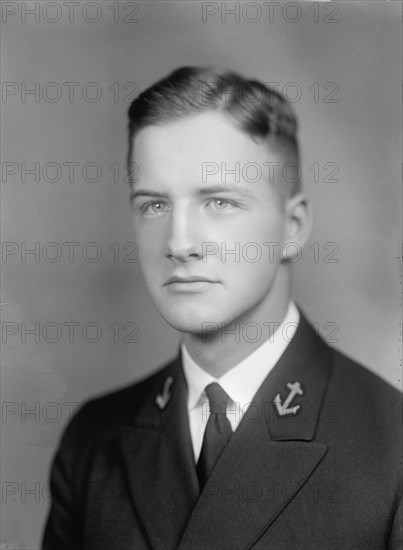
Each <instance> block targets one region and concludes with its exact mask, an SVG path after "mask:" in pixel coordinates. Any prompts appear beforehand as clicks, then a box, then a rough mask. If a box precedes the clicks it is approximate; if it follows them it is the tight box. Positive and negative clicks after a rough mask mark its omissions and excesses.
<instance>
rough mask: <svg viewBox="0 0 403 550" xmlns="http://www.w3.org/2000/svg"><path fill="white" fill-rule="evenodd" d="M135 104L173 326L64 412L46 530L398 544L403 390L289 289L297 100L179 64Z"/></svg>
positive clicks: (328, 544) (116, 538) (137, 544)
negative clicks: (175, 334) (70, 413)
mask: <svg viewBox="0 0 403 550" xmlns="http://www.w3.org/2000/svg"><path fill="white" fill-rule="evenodd" d="M129 117H130V159H131V160H132V161H133V162H135V163H136V166H137V167H138V179H137V180H136V181H135V182H133V188H132V201H133V212H134V226H135V232H136V239H137V242H138V245H139V249H140V262H141V266H142V269H143V273H144V276H145V280H146V283H147V286H148V288H149V291H150V293H151V296H152V298H153V300H154V302H155V304H156V307H157V308H158V310H159V312H160V313H161V315H162V316H163V317H164V319H165V320H166V321H167V322H168V323H169V324H170V325H171V326H172V327H174V328H176V329H177V330H178V331H180V332H181V334H182V336H183V338H182V344H181V349H180V353H179V355H178V357H177V358H176V359H175V360H174V361H173V362H172V363H170V364H169V365H168V366H167V367H165V368H163V369H162V370H160V371H158V372H157V373H156V374H154V375H152V376H151V377H149V378H147V379H145V380H144V381H142V382H140V383H138V384H135V385H133V386H131V387H129V388H126V389H123V390H121V391H118V392H115V393H112V394H110V395H107V396H106V397H101V398H99V399H96V400H93V401H90V402H89V403H88V404H86V405H85V406H84V407H83V408H82V409H81V410H80V411H79V412H78V414H77V415H76V416H75V418H74V419H73V421H72V422H71V424H70V425H69V426H68V428H67V430H66V432H65V434H64V437H63V440H62V443H61V446H60V449H59V451H58V453H57V455H56V457H55V460H54V464H53V468H52V478H51V487H52V498H53V501H52V508H51V511H50V515H49V519H48V523H47V527H46V531H45V535H44V542H43V549H45V550H63V549H69V550H73V549H74V550H78V549H79V548H83V549H88V550H100V549H106V548H108V549H116V550H126V549H127V550H128V549H131V550H133V549H136V550H140V549H155V550H170V549H172V550H173V549H179V550H207V549H217V550H225V549H228V550H230V549H231V550H232V549H247V548H251V549H252V548H253V549H254V550H257V549H265V550H269V549H289V548H310V549H311V548H313V549H323V550H329V549H337V550H340V549H343V550H344V549H349V550H350V549H369V548H371V549H381V548H385V549H386V548H388V549H397V548H400V547H401V543H402V538H401V537H402V534H401V509H400V508H399V502H400V492H399V482H400V456H401V454H400V453H401V451H400V443H401V441H400V440H399V439H400V433H401V431H400V414H399V407H400V394H399V392H398V391H396V390H394V389H393V388H392V387H390V386H389V385H388V384H387V383H385V382H383V381H382V380H381V379H379V378H378V377H376V376H375V375H374V374H371V373H370V372H369V371H367V370H366V369H364V368H363V367H361V366H359V365H357V364H356V363H354V362H353V361H351V360H350V359H348V358H347V357H345V356H344V355H342V354H340V353H338V352H336V351H335V350H333V349H331V348H329V347H328V346H327V345H326V344H325V343H324V341H323V340H322V339H321V338H320V337H318V336H317V334H316V333H315V331H314V330H313V328H312V327H311V326H310V325H309V323H308V322H307V320H306V319H305V318H304V316H303V314H302V313H301V312H300V311H299V310H298V308H297V307H296V306H295V304H294V302H293V301H292V300H291V289H290V267H291V264H292V261H293V260H294V259H295V255H296V254H298V253H299V250H300V249H301V247H302V246H303V245H304V243H305V242H306V240H307V238H308V236H309V232H310V229H311V211H310V207H309V205H308V202H307V199H306V198H305V196H304V194H303V192H302V190H301V185H300V179H299V169H298V163H299V157H298V145H297V139H296V120H295V116H294V114H293V112H292V110H291V108H290V106H289V105H288V104H287V102H286V101H285V99H284V98H283V97H281V96H280V95H279V94H277V93H275V92H273V91H270V90H268V89H267V88H266V87H265V86H264V85H263V84H260V83H258V82H256V81H249V80H246V79H244V78H242V77H240V76H239V75H237V74H234V73H232V72H229V71H225V70H220V69H209V68H207V69H205V68H183V69H180V70H178V71H175V72H174V73H172V74H171V75H169V76H168V77H167V78H165V79H163V80H161V81H160V82H157V83H156V84H155V85H154V86H152V87H151V88H149V89H148V90H146V91H145V92H143V93H142V94H141V95H140V96H139V97H138V99H136V100H135V101H134V102H133V104H132V106H131V108H130V111H129Z"/></svg>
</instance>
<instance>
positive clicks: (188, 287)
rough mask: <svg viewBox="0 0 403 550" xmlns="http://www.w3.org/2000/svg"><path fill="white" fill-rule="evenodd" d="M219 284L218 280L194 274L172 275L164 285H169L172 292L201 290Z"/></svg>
mask: <svg viewBox="0 0 403 550" xmlns="http://www.w3.org/2000/svg"><path fill="white" fill-rule="evenodd" d="M214 284H217V281H214V280H213V279H208V278H207V277H202V276H199V275H193V276H192V277H177V276H173V277H170V278H169V279H168V280H167V282H166V283H164V286H166V287H168V288H169V290H171V291H172V292H201V291H203V290H206V289H208V288H210V287H211V286H212V285H214Z"/></svg>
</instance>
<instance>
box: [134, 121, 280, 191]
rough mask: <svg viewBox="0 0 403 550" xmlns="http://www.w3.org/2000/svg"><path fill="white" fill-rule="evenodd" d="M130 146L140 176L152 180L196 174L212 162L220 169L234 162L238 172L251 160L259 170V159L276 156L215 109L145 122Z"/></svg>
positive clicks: (232, 167) (260, 161)
mask: <svg viewBox="0 0 403 550" xmlns="http://www.w3.org/2000/svg"><path fill="white" fill-rule="evenodd" d="M133 150H134V158H133V160H134V162H135V163H136V164H137V165H138V167H139V174H140V177H141V178H142V179H143V178H145V179H147V178H148V176H152V177H153V179H154V181H155V179H158V180H159V179H161V181H166V180H167V178H169V177H171V176H172V177H173V175H175V177H176V178H177V177H178V176H181V175H183V177H195V178H198V177H199V176H200V175H201V174H202V172H203V168H204V169H206V163H209V164H210V165H213V164H214V163H215V164H216V165H217V166H218V167H219V173H221V172H222V171H223V170H224V169H225V170H228V171H229V170H231V169H234V167H235V166H236V163H238V165H239V168H240V170H241V172H242V167H244V166H245V165H246V164H248V163H251V162H252V163H257V164H258V165H259V166H260V167H261V168H262V170H263V169H264V167H265V165H264V164H263V163H267V162H275V160H276V158H275V155H273V153H271V152H270V150H269V148H268V145H267V144H266V143H264V142H263V143H257V142H256V141H254V140H253V139H252V138H251V137H250V136H249V135H247V134H246V133H245V132H243V131H241V130H240V129H238V128H237V127H236V126H234V124H233V123H232V122H231V121H230V120H228V119H227V118H226V117H225V116H224V115H222V114H220V113H217V112H207V113H202V114H197V115H193V116H189V117H187V118H184V119H180V120H174V121H170V122H168V123H166V124H162V125H159V126H147V127H145V128H143V129H142V130H140V132H139V133H138V134H137V136H136V137H135V140H134V149H133ZM223 163H224V164H223ZM218 175H219V174H218Z"/></svg>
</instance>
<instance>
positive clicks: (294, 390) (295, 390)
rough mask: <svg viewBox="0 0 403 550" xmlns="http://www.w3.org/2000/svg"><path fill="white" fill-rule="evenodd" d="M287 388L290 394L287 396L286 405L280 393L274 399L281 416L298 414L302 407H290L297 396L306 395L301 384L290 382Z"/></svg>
mask: <svg viewBox="0 0 403 550" xmlns="http://www.w3.org/2000/svg"><path fill="white" fill-rule="evenodd" d="M287 388H288V389H289V390H290V393H289V394H288V395H287V397H286V399H285V401H284V403H282V402H281V396H280V394H279V393H278V394H277V395H276V397H275V398H274V404H275V405H276V409H277V412H278V414H279V415H280V416H287V415H290V414H296V413H297V412H298V410H299V409H300V408H301V405H294V407H290V408H288V405H290V404H291V401H292V400H293V399H294V397H295V396H296V395H303V394H304V392H303V390H302V388H301V384H300V383H299V382H294V383H291V382H288V384H287Z"/></svg>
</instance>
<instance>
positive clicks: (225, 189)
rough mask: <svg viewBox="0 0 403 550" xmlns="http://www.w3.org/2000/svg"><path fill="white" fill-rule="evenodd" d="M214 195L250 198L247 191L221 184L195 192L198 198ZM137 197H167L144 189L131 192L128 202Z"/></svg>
mask: <svg viewBox="0 0 403 550" xmlns="http://www.w3.org/2000/svg"><path fill="white" fill-rule="evenodd" d="M216 193H235V194H237V195H240V196H242V197H252V194H251V193H250V192H249V191H248V190H247V189H241V188H239V187H234V186H233V185H226V184H222V183H218V184H216V185H210V186H209V187H204V188H203V189H199V190H198V192H197V194H198V195H199V196H205V195H214V194H216ZM138 197H154V198H158V199H161V198H167V195H166V194H165V193H159V192H158V191H151V190H150V191H148V190H146V189H138V190H137V191H132V192H131V193H130V200H132V201H133V200H135V199H137V198H138Z"/></svg>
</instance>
